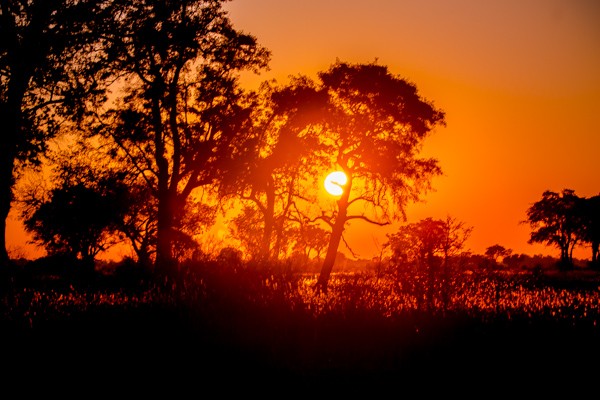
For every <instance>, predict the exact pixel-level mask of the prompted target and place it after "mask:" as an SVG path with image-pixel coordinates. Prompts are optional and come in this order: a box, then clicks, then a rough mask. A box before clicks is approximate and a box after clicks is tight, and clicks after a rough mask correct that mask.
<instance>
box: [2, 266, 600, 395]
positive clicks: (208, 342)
mask: <svg viewBox="0 0 600 400" xmlns="http://www.w3.org/2000/svg"><path fill="white" fill-rule="evenodd" d="M315 281H316V275H315V274H307V273H295V272H292V271H289V270H285V269H282V268H249V267H248V266H242V265H236V266H231V265H222V264H219V263H200V264H195V265H192V266H188V267H186V273H185V274H182V276H181V277H180V278H179V279H177V280H174V281H169V282H168V283H165V282H160V283H159V282H157V281H156V280H155V279H152V277H151V276H150V275H147V274H144V273H140V272H136V271H135V270H132V269H130V270H128V271H126V272H121V273H116V272H111V273H96V274H95V275H93V276H85V277H82V276H79V275H76V274H75V275H53V274H47V273H40V272H39V271H38V272H31V271H16V272H15V271H12V272H11V273H6V274H5V276H3V282H4V284H3V286H2V292H1V293H0V324H1V325H0V328H1V329H2V347H3V354H4V355H5V357H4V363H5V365H11V366H12V368H11V369H12V371H13V372H14V373H15V376H17V377H21V378H22V377H24V376H25V377H27V376H29V377H31V376H35V377H36V379H40V377H53V378H52V379H53V380H54V381H56V379H61V380H66V381H69V380H72V381H74V382H78V383H81V382H87V383H88V384H93V385H100V387H103V384H100V382H103V381H104V382H105V384H112V383H114V382H121V383H127V384H128V385H127V386H128V387H137V385H138V384H139V385H140V387H139V390H142V388H143V389H145V390H148V391H152V389H151V387H150V386H148V385H149V384H152V385H154V384H156V385H159V384H160V383H162V384H165V385H166V384H167V383H169V384H170V385H173V382H178V383H176V384H175V386H176V387H189V386H193V387H202V386H203V385H211V384H215V382H222V381H223V379H227V380H228V381H231V382H235V385H234V386H233V387H229V386H228V385H227V384H226V385H224V386H222V389H223V390H229V389H233V388H237V389H239V388H240V387H238V386H236V385H238V384H239V385H245V386H243V387H245V388H248V390H249V388H250V387H252V385H255V386H256V387H263V386H265V385H266V387H269V386H270V385H279V386H280V385H284V384H285V385H298V384H299V383H302V387H303V388H305V389H308V388H309V387H313V386H314V385H317V386H319V385H320V386H319V387H321V386H322V385H327V387H328V388H336V389H335V390H342V389H341V388H345V390H351V391H353V390H359V389H360V388H362V389H364V388H371V389H372V388H383V387H390V386H393V387H398V386H406V387H408V386H414V385H416V384H417V382H419V384H420V385H421V384H422V383H423V382H424V381H423V380H424V379H426V381H431V382H437V383H436V385H438V386H435V387H436V388H437V389H441V388H446V389H447V390H455V391H457V392H461V391H462V390H464V388H462V386H461V385H463V384H466V383H467V382H471V384H470V385H471V386H469V387H470V389H469V390H471V391H473V390H475V386H472V383H473V382H476V383H477V385H495V386H493V387H496V386H497V387H498V390H500V388H504V389H505V390H507V391H508V388H512V387H516V386H519V387H522V385H523V384H526V385H527V387H529V388H531V389H534V390H536V393H539V390H541V389H540V388H539V387H538V386H540V385H541V387H542V388H543V389H544V390H548V391H550V392H551V388H561V389H568V390H569V391H571V393H573V392H572V391H577V390H579V389H582V388H586V387H591V386H595V384H593V382H595V381H597V379H598V377H599V376H600V375H598V373H599V372H600V367H599V363H600V326H599V322H600V273H599V272H597V271H593V270H586V269H578V270H575V271H567V272H563V271H544V272H538V273H532V272H531V271H516V272H515V271H511V272H507V271H493V272H490V271H483V270H482V271H476V272H473V271H469V272H468V273H467V272H463V273H457V274H453V275H452V276H451V277H449V278H448V279H447V280H446V281H445V283H444V284H440V283H439V282H438V283H436V284H435V285H433V286H431V290H429V287H428V286H427V282H425V281H420V280H419V279H418V278H416V277H415V278H413V279H408V278H406V277H401V276H390V275H385V276H377V275H376V274H374V273H373V272H367V271H365V272H361V273H358V272H355V273H344V274H342V273H339V274H334V275H333V277H332V280H331V283H330V286H329V290H328V292H327V293H326V294H323V293H320V294H316V293H315V291H314V290H313V288H314V283H315ZM136 382H137V384H136ZM441 382H446V383H445V385H446V386H439V385H440V384H441ZM592 384H593V385H592ZM177 385H179V386H177ZM219 385H220V384H219ZM448 385H449V386H448ZM279 386H278V387H279ZM219 387H221V386H219ZM477 387H479V386H477ZM421 388H427V385H425V386H421ZM461 388H462V389H461ZM552 390H553V389H552ZM461 393H462V392H461Z"/></svg>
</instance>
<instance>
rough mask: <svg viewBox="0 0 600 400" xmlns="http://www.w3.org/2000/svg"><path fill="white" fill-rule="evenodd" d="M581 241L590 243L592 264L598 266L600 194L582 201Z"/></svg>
mask: <svg viewBox="0 0 600 400" xmlns="http://www.w3.org/2000/svg"><path fill="white" fill-rule="evenodd" d="M581 216H582V230H581V241H582V242H585V243H589V244H590V247H591V250H592V260H591V261H592V265H593V266H595V267H598V262H599V261H600V260H599V258H598V256H599V249H600V195H596V196H592V197H589V198H585V199H583V200H582V203H581Z"/></svg>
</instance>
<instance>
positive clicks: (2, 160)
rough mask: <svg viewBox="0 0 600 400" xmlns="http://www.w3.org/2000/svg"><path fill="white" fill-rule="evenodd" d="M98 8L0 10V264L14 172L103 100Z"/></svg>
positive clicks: (95, 1) (64, 1)
mask: <svg viewBox="0 0 600 400" xmlns="http://www.w3.org/2000/svg"><path fill="white" fill-rule="evenodd" d="M103 3H105V1H103V0H2V1H1V2H0V38H1V40H0V121H2V125H1V128H0V264H5V263H7V262H8V253H7V250H6V218H7V217H8V214H9V211H10V209H11V203H12V200H13V186H14V184H15V180H16V178H17V175H18V172H19V168H20V167H22V166H23V165H24V164H25V163H37V162H38V156H39V155H40V154H42V153H44V151H45V150H46V142H47V140H48V138H50V137H52V136H54V135H55V134H56V133H57V131H58V129H59V127H60V126H61V125H64V122H65V120H66V119H67V118H68V119H71V120H73V119H77V118H79V117H81V115H82V113H83V107H82V105H83V103H84V102H85V101H93V100H94V98H95V97H96V96H98V95H101V94H102V90H101V83H102V76H100V75H98V71H99V70H98V66H99V65H100V64H101V63H102V61H103V58H101V57H98V54H99V52H98V47H99V46H98V43H99V42H98V40H99V37H100V32H101V30H102V28H101V27H102V21H104V20H105V17H106V15H107V14H106V13H105V8H103V7H102V4H103Z"/></svg>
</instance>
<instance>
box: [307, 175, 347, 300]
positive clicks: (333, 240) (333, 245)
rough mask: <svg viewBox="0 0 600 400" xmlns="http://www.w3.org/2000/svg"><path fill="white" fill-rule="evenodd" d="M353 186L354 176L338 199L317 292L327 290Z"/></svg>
mask: <svg viewBox="0 0 600 400" xmlns="http://www.w3.org/2000/svg"><path fill="white" fill-rule="evenodd" d="M351 188H352V178H350V177H348V183H347V185H346V187H344V192H343V193H342V196H341V197H340V199H339V200H338V202H337V203H338V214H337V216H336V218H335V222H334V224H333V228H332V230H331V237H330V239H329V247H328V248H327V254H326V255H325V260H323V265H322V266H321V273H320V274H319V278H318V280H317V284H316V287H315V289H316V291H317V292H323V293H326V292H327V285H328V283H329V277H330V276H331V271H332V270H333V265H334V264H335V257H336V256H337V251H338V247H339V245H340V241H341V239H342V234H343V233H344V225H345V224H346V216H347V213H348V198H349V197H350V189H351Z"/></svg>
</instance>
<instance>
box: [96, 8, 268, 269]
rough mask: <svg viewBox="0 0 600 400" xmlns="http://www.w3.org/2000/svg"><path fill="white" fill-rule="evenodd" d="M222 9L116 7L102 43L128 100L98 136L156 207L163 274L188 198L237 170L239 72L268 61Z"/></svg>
mask: <svg viewBox="0 0 600 400" xmlns="http://www.w3.org/2000/svg"><path fill="white" fill-rule="evenodd" d="M223 3H224V1H221V0H217V1H200V0H182V1H167V0H160V1H150V0H136V1H134V0H128V1H122V2H121V4H120V5H118V6H115V8H114V10H113V13H114V15H115V21H114V22H115V27H114V29H113V31H112V34H111V35H110V36H109V37H108V38H107V40H108V41H109V43H110V46H109V51H108V53H107V54H108V55H107V57H108V59H109V60H111V61H113V67H114V73H115V75H118V74H120V75H121V76H123V80H122V84H123V88H124V91H125V93H126V95H125V96H124V97H123V98H122V101H121V102H120V103H119V104H118V105H117V107H115V108H113V109H112V110H110V111H109V112H106V113H104V114H103V115H101V121H102V123H101V124H100V126H101V129H100V131H101V132H102V133H103V134H104V135H105V136H107V137H109V138H111V139H112V141H113V143H114V145H115V147H116V150H115V151H116V152H117V153H119V154H120V155H121V156H124V157H126V158H128V159H129V162H130V163H131V164H132V165H134V166H135V168H137V170H138V172H139V175H140V177H141V178H142V179H143V180H144V181H145V182H146V184H147V185H148V187H149V188H150V192H151V193H152V195H153V196H154V197H155V198H156V201H157V226H156V234H157V240H156V265H157V267H159V268H160V269H161V271H163V272H166V273H170V272H171V266H173V243H174V241H175V240H176V238H177V237H178V231H180V230H181V229H180V228H181V226H182V220H183V217H184V213H185V205H186V203H187V200H188V199H189V198H190V196H191V195H192V192H193V191H194V190H195V189H197V188H199V187H202V186H206V185H212V184H213V183H214V182H215V180H216V179H218V178H219V176H220V175H221V174H222V173H223V170H226V169H228V168H237V167H239V161H237V156H238V154H239V147H240V146H242V145H243V144H242V143H243V142H244V135H243V134H244V132H245V131H247V129H248V126H249V125H250V119H249V111H247V108H246V107H245V106H244V105H243V104H242V97H243V96H242V93H241V91H240V90H239V88H238V82H237V76H238V73H239V71H240V70H242V69H253V70H255V71H257V70H259V69H260V68H263V67H266V63H267V61H268V57H269V53H268V51H267V50H266V49H264V48H262V47H261V46H259V45H258V44H257V42H256V39H255V38H254V37H253V36H251V35H248V34H244V33H242V32H240V31H237V30H235V29H234V28H233V27H232V25H231V22H230V20H229V18H228V16H227V13H226V12H225V11H224V10H223V9H222V4H223Z"/></svg>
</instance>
